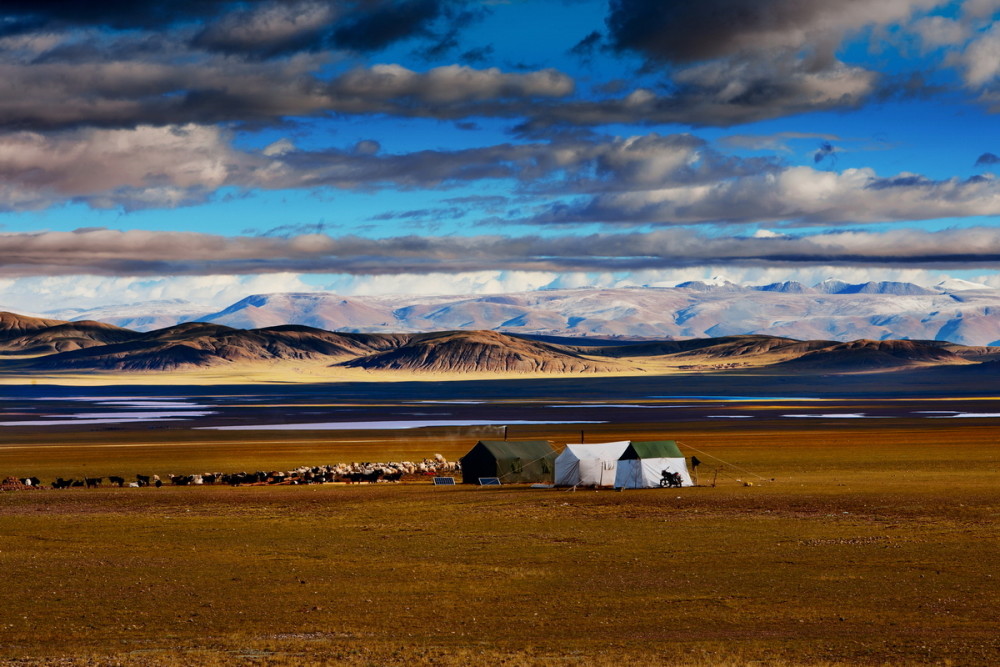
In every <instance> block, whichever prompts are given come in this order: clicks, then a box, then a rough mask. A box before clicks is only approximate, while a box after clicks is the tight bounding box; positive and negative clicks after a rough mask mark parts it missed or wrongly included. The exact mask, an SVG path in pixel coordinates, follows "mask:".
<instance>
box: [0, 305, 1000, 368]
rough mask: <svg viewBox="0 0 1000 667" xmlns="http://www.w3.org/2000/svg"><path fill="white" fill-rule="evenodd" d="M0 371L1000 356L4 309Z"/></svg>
mask: <svg viewBox="0 0 1000 667" xmlns="http://www.w3.org/2000/svg"><path fill="white" fill-rule="evenodd" d="M0 325H2V326H3V327H4V328H3V329H0V371H6V372H15V373H20V372H27V373H29V374H30V373H32V372H51V371H58V372H64V371H65V372H80V371H96V372H171V371H184V370H193V369H211V368H218V367H226V368H231V369H240V368H247V369H249V368H255V367H259V366H260V365H261V364H265V365H267V364H272V365H273V364H281V363H286V362H288V363H300V362H309V363H310V364H311V366H310V368H320V369H323V368H335V367H343V368H360V369H365V370H368V371H376V372H377V371H395V372H404V373H415V374H420V373H439V374H448V375H464V374H475V373H480V374H482V373H486V374H497V375H546V374H574V375H580V374H592V373H618V374H622V373H627V374H646V373H663V372H676V371H684V372H715V371H723V370H732V369H748V370H754V371H766V370H767V369H770V368H776V369H777V368H781V369H788V370H791V371H793V372H796V373H806V374H810V373H822V374H828V373H856V372H876V371H877V372H883V371H886V370H897V369H905V368H913V367H925V366H934V367H936V366H961V365H981V364H984V363H986V364H989V363H992V362H994V361H996V360H997V359H1000V349H998V348H990V347H982V346H980V347H969V346H961V345H956V344H954V343H949V342H945V341H935V340H930V341H912V340H878V341H876V340H856V341H851V342H847V343H843V342H839V341H830V340H807V341H802V340H796V339H792V338H787V337H776V336H762V335H751V336H723V337H715V338H697V339H687V340H645V341H631V342H630V341H617V340H608V339H602V340H593V339H587V338H578V339H573V338H560V339H558V342H555V341H553V342H547V341H543V340H535V339H532V338H530V337H525V336H513V335H508V334H504V333H500V332H496V331H461V330H458V331H455V330H453V331H440V332H431V333H419V334H414V333H372V334H370V333H355V332H332V331H326V330H323V329H317V328H314V327H306V326H301V325H282V326H278V327H264V328H258V329H249V330H248V329H237V328H234V327H228V326H224V325H220V324H214V323H207V322H188V323H184V324H179V325H176V326H172V327H167V328H164V329H158V330H156V331H151V332H147V333H143V332H137V331H130V330H128V329H123V328H120V327H114V326H111V325H107V324H101V323H95V322H59V321H55V320H42V319H38V318H25V317H21V316H18V315H14V314H11V313H3V314H0Z"/></svg>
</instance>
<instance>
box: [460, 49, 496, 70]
mask: <svg viewBox="0 0 1000 667" xmlns="http://www.w3.org/2000/svg"><path fill="white" fill-rule="evenodd" d="M494 50H495V49H494V48H493V45H491V44H487V45H485V46H480V47H476V48H474V49H469V50H468V51H466V52H465V53H463V54H462V55H461V56H460V57H459V60H461V61H462V62H464V63H469V64H472V65H482V64H485V63H486V62H488V61H489V60H490V59H491V58H492V57H493V52H494Z"/></svg>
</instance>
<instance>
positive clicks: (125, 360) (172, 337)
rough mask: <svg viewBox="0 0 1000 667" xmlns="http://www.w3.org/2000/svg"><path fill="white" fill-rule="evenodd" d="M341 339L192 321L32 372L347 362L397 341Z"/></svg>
mask: <svg viewBox="0 0 1000 667" xmlns="http://www.w3.org/2000/svg"><path fill="white" fill-rule="evenodd" d="M385 338H386V337H381V336H377V335H353V334H348V335H341V334H336V333H332V332H329V331H322V330H320V329H310V328H309V327H295V326H282V327H275V328H273V329H256V330H251V331H247V330H243V329H232V328H230V327H225V326H221V325H217V324H205V323H200V322H192V323H186V324H180V325H177V326H174V327H169V328H166V329H160V330H157V331H151V332H149V333H148V334H139V335H138V336H137V337H135V338H133V339H132V340H128V341H125V342H121V343H116V344H110V345H103V346H100V347H91V348H87V349H80V350H74V351H70V352H64V353H60V354H53V355H50V356H48V357H44V358H42V359H39V360H37V361H36V362H35V363H34V364H33V367H35V368H38V369H48V370H55V369H58V370H120V371H169V370H177V369H183V368H198V367H206V366H216V365H220V364H237V363H245V362H260V361H279V360H286V359H299V360H302V359H324V358H331V359H335V358H336V359H343V358H344V357H355V356H357V355H359V354H368V353H370V352H372V351H377V350H379V349H385V347H386V346H389V345H392V344H393V340H392V338H391V337H388V338H389V340H384V339H385Z"/></svg>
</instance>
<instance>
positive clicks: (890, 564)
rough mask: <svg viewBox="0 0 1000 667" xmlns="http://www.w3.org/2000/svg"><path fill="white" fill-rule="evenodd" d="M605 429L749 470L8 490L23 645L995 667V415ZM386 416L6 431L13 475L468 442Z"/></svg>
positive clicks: (4, 550)
mask: <svg viewBox="0 0 1000 667" xmlns="http://www.w3.org/2000/svg"><path fill="white" fill-rule="evenodd" d="M538 428H539V432H538V433H530V432H529V433H525V434H524V436H525V437H535V436H541V435H542V434H543V433H544V434H546V435H548V436H550V437H552V438H553V440H554V441H556V442H559V441H560V440H561V441H563V442H566V441H569V440H572V439H573V438H572V434H573V433H574V431H573V430H572V428H571V427H570V426H564V427H561V428H562V429H563V431H560V430H559V428H560V427H538ZM595 428H598V429H600V430H599V432H598V433H595V434H594V436H593V437H594V439H595V440H597V439H598V438H600V439H609V440H610V439H615V438H635V439H642V438H647V437H651V436H659V437H662V436H669V437H674V438H676V439H677V440H679V441H680V442H681V443H683V444H682V448H686V453H687V454H689V455H690V454H691V453H695V452H699V454H698V455H699V457H700V458H702V459H703V460H705V461H706V465H704V466H702V468H701V469H700V473H701V478H702V479H701V481H702V483H706V482H709V481H711V480H710V479H708V478H710V477H714V469H715V464H716V463H717V461H716V459H721V460H724V461H727V462H730V463H732V464H735V465H737V466H739V467H740V468H742V469H743V470H742V471H741V470H736V469H733V468H725V469H723V470H722V471H721V473H720V476H719V478H718V486H716V487H714V488H712V487H699V488H687V489H680V490H677V489H674V490H669V491H667V490H663V491H661V490H654V491H630V492H614V491H592V490H590V491H584V490H578V491H576V492H570V491H564V490H533V489H528V488H523V487H522V488H516V487H506V488H500V489H480V488H464V487H458V488H447V489H443V488H434V487H432V486H431V485H430V484H429V483H426V482H424V483H413V484H400V485H387V484H382V485H373V486H341V485H325V486H302V487H291V486H281V487H241V488H229V487H198V488H195V487H178V488H169V487H164V488H162V489H158V490H157V489H129V488H125V489H117V488H102V489H96V490H83V489H74V490H67V491H62V492H57V491H35V492H7V493H3V494H0V571H2V572H3V573H4V586H3V589H2V590H3V593H2V595H3V603H2V604H0V645H2V649H3V652H2V659H3V660H4V662H5V663H8V664H36V663H37V664H129V665H131V664H136V665H141V664H166V665H181V664H184V665H187V664H195V665H214V664H275V665H284V664H287V665H292V664H359V665H362V664H363V665H368V664H371V665H376V664H400V665H402V664H421V663H428V664H429V663H434V664H456V665H457V664H468V663H484V664H491V663H493V664H560V665H590V664H619V665H620V664H649V663H663V664H670V663H673V664H690V665H727V664H730V665H736V664H748V663H750V664H753V663H756V664H769V665H838V664H956V665H960V664H970V665H979V664H983V665H985V664H994V663H995V659H996V656H997V655H1000V624H998V620H997V615H996V609H997V608H998V606H1000V573H998V572H997V564H998V563H1000V545H998V542H997V539H996V536H997V534H998V528H1000V494H998V493H997V488H998V483H1000V450H998V448H997V432H996V429H995V427H994V426H992V425H991V423H990V422H989V420H978V419H969V420H961V423H957V422H956V421H955V420H938V421H933V422H928V421H926V420H891V422H890V420H885V421H873V422H865V423H850V424H845V423H843V422H840V423H835V422H832V421H829V422H817V423H815V424H808V425H802V426H799V425H796V428H794V429H793V428H790V427H789V425H788V424H779V423H777V422H774V423H773V424H771V425H768V424H766V423H758V424H755V425H754V426H753V427H750V426H747V425H739V424H727V425H725V426H720V425H718V424H704V423H691V424H678V425H674V426H673V429H674V431H673V432H672V433H669V434H665V433H663V432H662V431H657V430H656V429H657V428H662V427H661V426H659V425H655V424H649V425H629V426H628V427H621V426H615V425H610V424H608V425H600V426H595ZM380 435H386V434H377V433H372V432H370V431H369V432H365V433H363V434H352V433H339V432H338V433H335V434H330V433H309V432H305V433H295V434H294V438H289V437H288V436H287V434H280V433H274V432H266V433H265V432H260V433H256V434H254V433H240V434H239V437H236V434H232V433H220V432H204V431H199V432H195V431H190V432H185V431H183V430H175V431H170V432H160V431H115V432H109V433H86V434H77V435H76V436H74V435H73V434H63V435H50V436H40V435H35V436H32V437H31V438H28V437H27V436H25V437H24V438H19V439H17V441H16V442H10V441H8V442H7V443H4V444H3V445H2V446H0V470H3V471H5V474H8V473H6V471H10V470H15V469H16V470H27V469H29V468H30V469H32V470H35V471H37V470H39V468H41V469H43V470H44V471H51V473H52V474H56V473H57V471H58V474H63V473H65V474H75V473H76V472H78V471H85V472H88V473H89V474H117V473H118V472H119V471H120V470H122V469H132V466H136V467H138V468H140V469H143V470H146V471H162V472H168V471H171V470H173V471H176V472H178V473H181V472H194V471H199V470H211V469H222V470H238V469H243V468H251V469H254V468H258V467H263V468H267V467H276V468H281V467H287V466H292V465H298V464H301V463H326V462H333V461H335V460H351V459H361V460H380V459H385V458H395V457H396V456H399V457H403V456H406V455H412V456H408V458H419V457H420V456H423V455H426V454H428V453H431V452H441V453H443V454H445V455H446V456H448V457H449V458H453V457H455V456H457V455H459V454H461V453H464V451H465V450H466V449H467V448H468V446H469V445H470V444H471V442H468V441H466V440H463V439H462V438H451V439H449V438H448V434H447V432H446V431H443V430H442V431H439V432H435V431H428V432H426V433H422V434H420V435H415V434H407V435H405V436H401V435H399V434H395V435H392V434H389V435H387V437H386V438H385V439H380V437H379V436H380ZM74 466H76V468H74ZM749 471H752V472H749ZM15 474H16V473H15ZM758 475H759V476H758ZM43 477H44V475H43ZM737 479H739V480H740V481H737ZM772 479H773V481H771V480H772ZM745 481H753V483H754V485H753V486H751V487H747V486H743V484H742V482H745Z"/></svg>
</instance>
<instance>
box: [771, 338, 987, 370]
mask: <svg viewBox="0 0 1000 667" xmlns="http://www.w3.org/2000/svg"><path fill="white" fill-rule="evenodd" d="M967 363H970V362H969V361H967V360H966V359H963V358H962V357H960V356H958V355H957V354H955V353H954V352H952V351H950V350H947V349H945V348H943V347H939V346H938V345H935V344H929V343H926V342H920V341H913V340H855V341H851V342H849V343H835V344H832V345H829V346H827V347H824V348H821V349H818V350H815V351H812V352H808V353H806V354H803V355H802V356H800V357H797V358H794V359H789V360H787V361H784V362H781V363H780V364H775V365H776V366H781V367H783V368H789V369H802V370H805V369H809V370H814V371H815V370H822V371H833V372H837V371H842V372H858V371H875V370H889V369H898V368H907V367H914V366H927V365H958V364H967Z"/></svg>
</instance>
